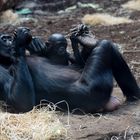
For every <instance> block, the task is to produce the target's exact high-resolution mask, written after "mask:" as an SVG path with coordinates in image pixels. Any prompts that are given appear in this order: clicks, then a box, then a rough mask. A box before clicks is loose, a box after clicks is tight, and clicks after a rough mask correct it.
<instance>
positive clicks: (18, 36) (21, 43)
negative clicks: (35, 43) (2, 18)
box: [13, 27, 32, 56]
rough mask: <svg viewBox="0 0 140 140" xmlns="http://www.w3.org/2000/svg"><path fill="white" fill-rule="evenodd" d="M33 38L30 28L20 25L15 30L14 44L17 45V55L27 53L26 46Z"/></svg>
mask: <svg viewBox="0 0 140 140" xmlns="http://www.w3.org/2000/svg"><path fill="white" fill-rule="evenodd" d="M31 40H32V35H31V33H30V30H29V29H28V28H26V27H19V28H17V30H15V32H14V40H13V44H14V47H15V52H16V56H19V55H22V54H24V53H25V48H26V46H28V45H29V43H30V42H31Z"/></svg>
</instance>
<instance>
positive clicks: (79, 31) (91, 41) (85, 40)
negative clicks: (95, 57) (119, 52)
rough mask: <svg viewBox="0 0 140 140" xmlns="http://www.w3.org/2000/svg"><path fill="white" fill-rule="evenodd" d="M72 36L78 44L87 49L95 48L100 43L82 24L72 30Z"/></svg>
mask: <svg viewBox="0 0 140 140" xmlns="http://www.w3.org/2000/svg"><path fill="white" fill-rule="evenodd" d="M71 36H75V37H76V38H77V39H78V42H79V43H80V44H81V45H83V46H86V47H92V48H93V47H94V46H95V45H96V44H97V42H98V40H97V39H96V38H95V36H94V35H93V34H92V33H91V32H90V31H89V28H88V27H87V26H86V25H84V24H80V25H78V26H76V27H75V28H73V29H71Z"/></svg>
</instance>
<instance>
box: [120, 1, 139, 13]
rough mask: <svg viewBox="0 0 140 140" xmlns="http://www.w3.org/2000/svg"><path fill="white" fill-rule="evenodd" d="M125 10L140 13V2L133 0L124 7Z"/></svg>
mask: <svg viewBox="0 0 140 140" xmlns="http://www.w3.org/2000/svg"><path fill="white" fill-rule="evenodd" d="M122 7H123V8H126V9H131V10H137V11H140V0H132V1H128V2H127V3H125V4H123V5H122Z"/></svg>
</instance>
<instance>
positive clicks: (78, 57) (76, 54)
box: [70, 35, 85, 67]
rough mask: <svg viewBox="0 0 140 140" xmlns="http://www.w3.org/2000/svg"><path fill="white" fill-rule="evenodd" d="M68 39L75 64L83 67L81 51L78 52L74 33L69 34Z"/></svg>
mask: <svg viewBox="0 0 140 140" xmlns="http://www.w3.org/2000/svg"><path fill="white" fill-rule="evenodd" d="M70 40H71V45H72V49H73V53H74V57H75V61H76V64H78V65H80V66H81V67H84V65H85V61H84V59H83V58H82V56H81V53H80V52H79V48H78V40H77V38H76V37H75V35H71V36H70Z"/></svg>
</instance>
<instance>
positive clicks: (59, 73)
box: [27, 57, 80, 104]
mask: <svg viewBox="0 0 140 140" xmlns="http://www.w3.org/2000/svg"><path fill="white" fill-rule="evenodd" d="M27 63H28V66H29V70H30V73H31V76H32V80H33V83H34V88H35V94H36V104H38V103H40V100H42V99H46V100H48V101H51V102H53V103H56V102H59V101H62V100H63V99H64V100H65V98H66V97H65V96H66V94H67V90H68V88H69V86H70V85H71V84H72V83H74V82H75V81H76V80H77V79H78V78H79V77H80V73H79V72H77V71H75V70H73V69H69V68H68V67H67V66H59V65H52V64H51V63H50V62H49V61H48V60H47V59H44V58H40V57H34V58H27Z"/></svg>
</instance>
